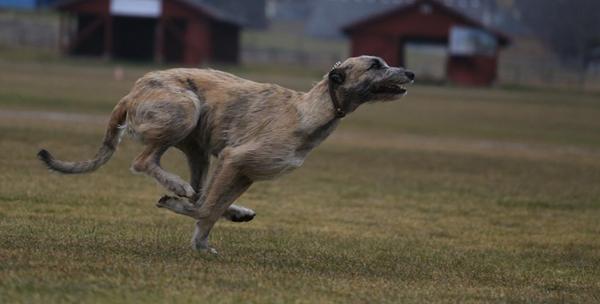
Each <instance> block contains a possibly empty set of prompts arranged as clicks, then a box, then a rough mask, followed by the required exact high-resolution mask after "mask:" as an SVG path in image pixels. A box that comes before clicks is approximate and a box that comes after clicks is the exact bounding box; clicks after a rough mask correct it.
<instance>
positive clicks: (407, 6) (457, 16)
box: [342, 0, 510, 45]
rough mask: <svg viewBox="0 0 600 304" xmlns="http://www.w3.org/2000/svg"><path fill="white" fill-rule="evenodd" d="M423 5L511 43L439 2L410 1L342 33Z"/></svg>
mask: <svg viewBox="0 0 600 304" xmlns="http://www.w3.org/2000/svg"><path fill="white" fill-rule="evenodd" d="M423 3H428V4H430V5H432V6H434V7H435V8H437V9H439V10H440V11H442V12H443V13H445V14H447V15H449V16H452V17H453V18H455V19H457V20H460V21H462V22H464V23H465V24H468V25H470V26H474V27H477V28H480V29H483V30H485V31H487V32H489V33H491V34H493V35H494V36H496V38H497V39H498V41H499V42H500V44H501V45H506V44H508V43H509V41H510V39H509V38H508V36H507V35H505V34H503V33H501V32H500V31H498V30H495V29H492V28H490V27H488V26H486V25H484V24H483V23H482V22H481V21H479V20H476V19H474V18H471V17H469V16H467V15H466V14H462V13H460V12H459V11H457V10H455V9H453V8H451V7H449V6H447V5H445V4H443V3H441V2H439V1H437V0H415V1H409V2H408V3H406V4H401V5H397V6H395V7H394V8H393V9H387V10H384V11H381V12H378V13H375V14H372V15H370V16H367V17H365V18H362V19H359V20H358V21H354V22H352V23H350V24H347V25H345V26H343V27H342V31H343V32H344V33H346V34H350V33H351V32H353V31H354V30H356V29H358V28H360V27H364V26H367V25H370V24H372V23H376V22H378V21H380V20H382V19H384V18H387V17H391V16H394V15H400V14H403V13H405V12H408V11H409V10H411V9H414V8H415V7H417V6H418V5H421V4H423Z"/></svg>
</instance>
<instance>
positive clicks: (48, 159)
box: [37, 100, 127, 174]
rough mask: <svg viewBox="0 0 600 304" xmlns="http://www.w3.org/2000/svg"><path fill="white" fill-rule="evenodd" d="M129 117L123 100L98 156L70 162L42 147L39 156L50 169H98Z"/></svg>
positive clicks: (113, 117)
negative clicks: (58, 157) (59, 158)
mask: <svg viewBox="0 0 600 304" xmlns="http://www.w3.org/2000/svg"><path fill="white" fill-rule="evenodd" d="M126 117H127V107H126V102H125V100H121V101H120V102H119V103H118V104H117V105H116V106H115V108H114V109H113V111H112V114H111V115H110V120H109V122H108V126H107V128H106V133H105V135H104V141H103V142H102V146H101V147H100V149H99V150H98V153H96V156H95V157H94V158H93V159H90V160H84V161H77V162H70V161H62V160H58V159H56V158H54V157H53V156H52V154H50V152H48V151H47V150H45V149H42V150H40V151H39V152H38V154H37V156H38V158H39V159H40V160H41V161H42V162H44V163H45V164H46V166H48V168H49V169H51V170H54V171H57V172H61V173H65V174H77V173H86V172H91V171H94V170H96V169H98V168H99V167H100V166H102V165H104V164H105V163H106V162H108V160H109V159H110V158H111V156H112V155H113V153H114V152H115V150H116V148H117V145H118V144H119V141H120V139H121V133H122V132H121V129H122V128H121V125H122V124H123V122H124V121H125V118H126Z"/></svg>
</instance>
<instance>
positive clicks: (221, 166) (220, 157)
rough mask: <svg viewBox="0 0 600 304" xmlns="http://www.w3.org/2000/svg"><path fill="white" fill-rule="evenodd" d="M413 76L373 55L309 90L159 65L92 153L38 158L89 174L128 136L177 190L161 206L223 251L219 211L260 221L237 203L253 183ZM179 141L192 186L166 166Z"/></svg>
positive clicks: (141, 160)
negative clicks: (215, 235) (216, 230)
mask: <svg viewBox="0 0 600 304" xmlns="http://www.w3.org/2000/svg"><path fill="white" fill-rule="evenodd" d="M414 78H415V75H414V73H412V72H410V71H408V70H406V69H403V68H398V67H390V66H389V65H388V64H386V63H385V62H384V61H383V60H382V59H381V58H378V57H372V56H360V57H353V58H349V59H347V60H345V61H344V62H342V63H337V64H336V65H335V66H334V67H333V69H332V70H331V71H330V72H329V73H327V74H326V75H325V76H324V77H323V79H322V80H321V81H320V82H318V83H317V84H316V85H315V86H314V87H313V88H312V89H311V90H310V91H308V92H305V93H304V92H297V91H294V90H290V89H286V88H283V87H281V86H278V85H275V84H266V83H256V82H253V81H250V80H246V79H243V78H240V77H237V76H234V75H232V74H229V73H225V72H221V71H217V70H211V69H171V70H166V71H157V72H151V73H148V74H146V75H144V76H143V77H142V78H140V79H139V80H138V81H137V82H136V83H135V85H134V86H133V89H132V90H131V92H130V93H129V94H127V95H126V96H125V97H123V98H122V99H121V100H120V101H119V103H118V104H117V105H116V106H115V108H114V110H113V112H112V114H111V116H110V120H109V123H108V127H107V129H106V133H105V136H104V140H103V142H102V146H101V147H100V149H99V151H98V153H97V154H96V156H95V157H94V158H93V159H91V160H86V161H79V162H68V161H62V160H58V159H56V158H54V157H53V156H52V155H51V154H50V153H49V152H48V151H46V150H43V149H42V150H40V151H39V153H38V157H39V159H40V160H42V161H43V162H44V163H45V164H46V165H47V166H48V168H50V169H51V170H54V171H58V172H61V173H67V174H75V173H85V172H91V171H93V170H95V169H97V168H99V167H100V166H102V165H103V164H105V163H106V162H107V161H108V160H109V159H110V157H111V156H112V155H113V153H114V151H115V149H116V147H117V145H118V143H119V141H120V138H121V135H122V133H124V132H127V133H129V135H131V136H132V137H133V138H135V139H137V140H138V141H139V142H141V143H142V144H143V145H144V150H143V151H142V152H141V154H139V155H138V156H137V157H136V158H135V160H134V161H133V164H132V166H131V169H132V171H134V172H137V173H144V174H147V175H149V176H151V177H153V178H154V179H156V181H158V183H160V184H161V185H163V186H164V187H165V188H167V189H168V190H169V191H171V192H173V193H174V194H175V195H176V196H163V197H162V198H161V199H160V200H159V201H158V203H157V206H158V207H162V208H166V209H168V210H171V211H173V212H176V213H178V214H183V215H186V216H189V217H192V218H194V219H195V220H196V227H195V231H194V236H193V238H192V246H193V248H194V249H196V250H200V251H208V252H210V253H216V250H215V249H214V248H212V247H210V246H209V243H208V236H209V233H210V231H211V229H212V228H213V226H214V225H215V223H216V222H217V220H218V219H219V218H220V217H225V218H226V219H229V220H231V221H237V222H243V221H250V220H252V219H253V218H254V216H255V212H254V211H253V210H251V209H248V208H245V207H242V206H237V205H234V204H233V202H234V201H235V200H236V199H237V198H238V197H239V196H240V195H242V193H244V191H246V190H247V189H248V188H249V187H250V185H252V183H253V182H255V181H259V180H267V179H273V178H275V177H277V176H279V175H281V174H284V173H287V172H290V171H292V170H293V169H296V168H298V167H300V166H301V165H302V163H303V162H304V159H305V158H306V157H307V155H308V153H309V152H310V151H311V150H312V149H314V148H315V147H316V146H317V145H319V144H320V143H321V142H322V141H323V140H324V139H325V138H326V137H327V136H329V134H331V132H332V131H333V130H334V129H335V128H336V126H337V125H338V124H339V122H340V119H341V118H342V117H344V116H345V115H346V114H348V113H352V112H353V111H354V110H356V109H357V108H358V107H359V106H360V105H362V104H365V103H372V102H378V101H392V100H396V99H399V98H400V97H402V96H404V95H405V94H406V88H405V87H404V85H405V84H408V83H412V82H413V81H414ZM171 147H175V148H177V149H179V150H181V151H182V152H183V153H184V154H185V155H186V158H187V161H188V164H189V169H190V171H191V174H190V176H191V180H190V182H189V183H187V182H185V181H184V180H182V179H181V178H180V177H179V176H177V175H174V174H172V173H169V172H167V171H165V170H164V169H163V168H162V167H161V166H160V159H161V156H162V155H163V154H164V153H165V151H167V149H169V148H171ZM211 157H214V158H213V159H212V160H211ZM209 167H210V168H211V169H210V170H209Z"/></svg>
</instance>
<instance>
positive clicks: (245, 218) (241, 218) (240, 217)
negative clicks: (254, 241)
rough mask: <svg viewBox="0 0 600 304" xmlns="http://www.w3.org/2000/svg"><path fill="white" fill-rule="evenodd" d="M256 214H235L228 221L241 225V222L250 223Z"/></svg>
mask: <svg viewBox="0 0 600 304" xmlns="http://www.w3.org/2000/svg"><path fill="white" fill-rule="evenodd" d="M255 216H256V213H249V214H234V215H231V216H230V217H229V218H228V219H229V220H230V221H232V222H236V223H240V222H249V221H251V220H253V219H254V217H255Z"/></svg>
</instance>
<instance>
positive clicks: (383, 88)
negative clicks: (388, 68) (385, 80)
mask: <svg viewBox="0 0 600 304" xmlns="http://www.w3.org/2000/svg"><path fill="white" fill-rule="evenodd" d="M406 91H407V89H406V87H405V86H403V85H401V84H385V85H380V86H376V87H374V88H373V89H372V90H371V92H373V93H375V94H385V95H400V94H406Z"/></svg>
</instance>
